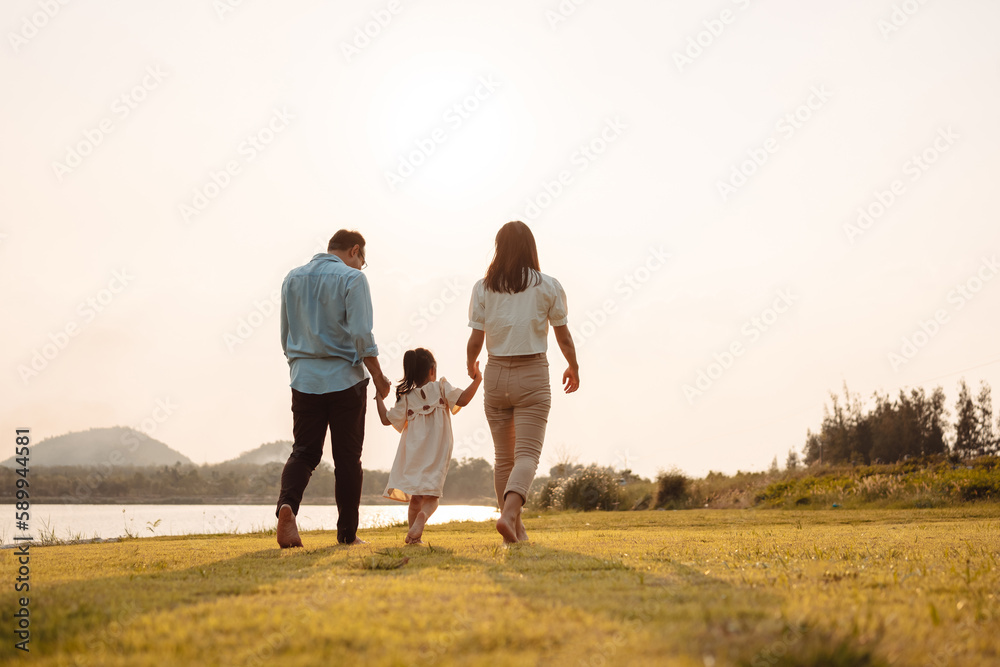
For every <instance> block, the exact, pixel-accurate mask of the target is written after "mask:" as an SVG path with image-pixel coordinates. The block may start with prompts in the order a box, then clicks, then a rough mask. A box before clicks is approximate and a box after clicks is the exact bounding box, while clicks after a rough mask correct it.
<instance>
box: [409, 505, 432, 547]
mask: <svg viewBox="0 0 1000 667" xmlns="http://www.w3.org/2000/svg"><path fill="white" fill-rule="evenodd" d="M425 523H427V514H426V513H424V512H422V511H421V512H417V516H415V517H413V525H412V526H410V529H409V530H408V531H406V540H407V541H406V543H407V544H413V543H414V542H419V541H420V537H421V536H422V535H423V534H424V524H425Z"/></svg>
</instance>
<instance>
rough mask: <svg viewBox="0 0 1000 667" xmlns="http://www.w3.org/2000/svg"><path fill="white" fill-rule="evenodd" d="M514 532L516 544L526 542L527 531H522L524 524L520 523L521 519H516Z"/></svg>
mask: <svg viewBox="0 0 1000 667" xmlns="http://www.w3.org/2000/svg"><path fill="white" fill-rule="evenodd" d="M514 531H515V534H516V535H517V541H518V542H527V541H528V531H527V530H525V529H524V522H523V521H521V517H517V524H516V525H515V526H514Z"/></svg>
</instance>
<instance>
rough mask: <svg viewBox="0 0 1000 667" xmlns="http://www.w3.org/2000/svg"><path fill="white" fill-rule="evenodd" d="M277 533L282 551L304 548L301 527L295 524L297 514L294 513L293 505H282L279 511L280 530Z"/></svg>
mask: <svg viewBox="0 0 1000 667" xmlns="http://www.w3.org/2000/svg"><path fill="white" fill-rule="evenodd" d="M275 532H276V533H277V536H278V546H279V547H281V548H282V549H287V548H289V547H301V546H302V540H301V539H300V538H299V527H298V526H297V525H296V524H295V514H293V513H292V506H291V505H282V506H281V509H279V510H278V528H277V530H275Z"/></svg>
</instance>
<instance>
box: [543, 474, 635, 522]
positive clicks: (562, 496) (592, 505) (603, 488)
mask: <svg viewBox="0 0 1000 667" xmlns="http://www.w3.org/2000/svg"><path fill="white" fill-rule="evenodd" d="M618 478H619V475H618V474H617V473H616V472H615V471H613V470H611V469H610V468H600V467H598V466H596V465H591V466H588V467H586V468H584V469H583V470H580V471H578V472H576V473H575V474H574V475H573V476H572V477H570V478H569V479H566V480H563V483H562V484H561V485H560V487H559V488H558V489H557V490H556V491H554V492H553V494H552V495H553V506H555V507H557V508H558V509H564V510H583V511H585V512H586V511H589V510H597V509H601V510H613V509H616V508H617V507H618V502H619V485H618Z"/></svg>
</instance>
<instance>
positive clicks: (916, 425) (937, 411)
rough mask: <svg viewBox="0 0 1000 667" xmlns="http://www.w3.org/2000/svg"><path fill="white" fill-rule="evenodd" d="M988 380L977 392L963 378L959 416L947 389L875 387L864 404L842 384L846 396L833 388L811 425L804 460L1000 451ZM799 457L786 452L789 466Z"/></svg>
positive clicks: (888, 459) (885, 459)
mask: <svg viewBox="0 0 1000 667" xmlns="http://www.w3.org/2000/svg"><path fill="white" fill-rule="evenodd" d="M990 394H991V392H990V386H989V384H987V383H986V382H983V383H981V385H980V388H979V392H978V394H976V395H975V396H973V394H972V392H971V391H970V389H969V386H968V385H967V384H966V382H965V380H964V379H962V380H961V381H960V382H959V387H958V401H957V402H956V403H955V406H954V408H955V420H954V422H949V421H948V418H949V416H950V412H949V410H948V407H947V404H946V403H947V399H946V397H945V394H944V390H943V389H941V387H940V386H939V387H936V388H935V389H934V390H933V391H932V392H931V393H930V394H928V393H926V392H925V391H924V389H923V388H917V389H911V390H910V391H909V393H907V392H906V391H905V390H900V392H899V394H898V395H897V396H895V397H891V396H890V395H889V394H880V393H878V392H875V393H874V394H873V396H872V400H871V402H870V403H869V404H868V407H867V408H866V406H865V404H864V402H863V401H862V400H861V397H860V395H859V394H852V393H851V392H850V391H849V390H848V389H847V386H846V385H845V386H844V395H843V397H840V396H838V395H837V394H834V393H832V392H831V393H830V399H831V405H830V406H825V405H824V408H823V421H822V423H821V425H820V429H819V433H813V432H812V431H811V430H809V431H807V434H806V442H805V447H804V450H803V454H804V462H805V464H806V465H812V464H814V463H852V464H865V465H867V464H872V463H894V462H897V461H902V460H905V459H908V458H911V457H915V456H923V455H927V454H951V455H953V456H956V457H960V458H973V457H977V456H985V455H989V454H1000V437H998V434H1000V419H998V421H997V423H996V426H995V427H994V423H993V403H992V398H991V395H990ZM798 463H799V458H798V455H797V453H796V452H794V451H792V452H789V454H788V460H787V461H786V467H788V468H789V469H794V468H795V467H797V465H798Z"/></svg>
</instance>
